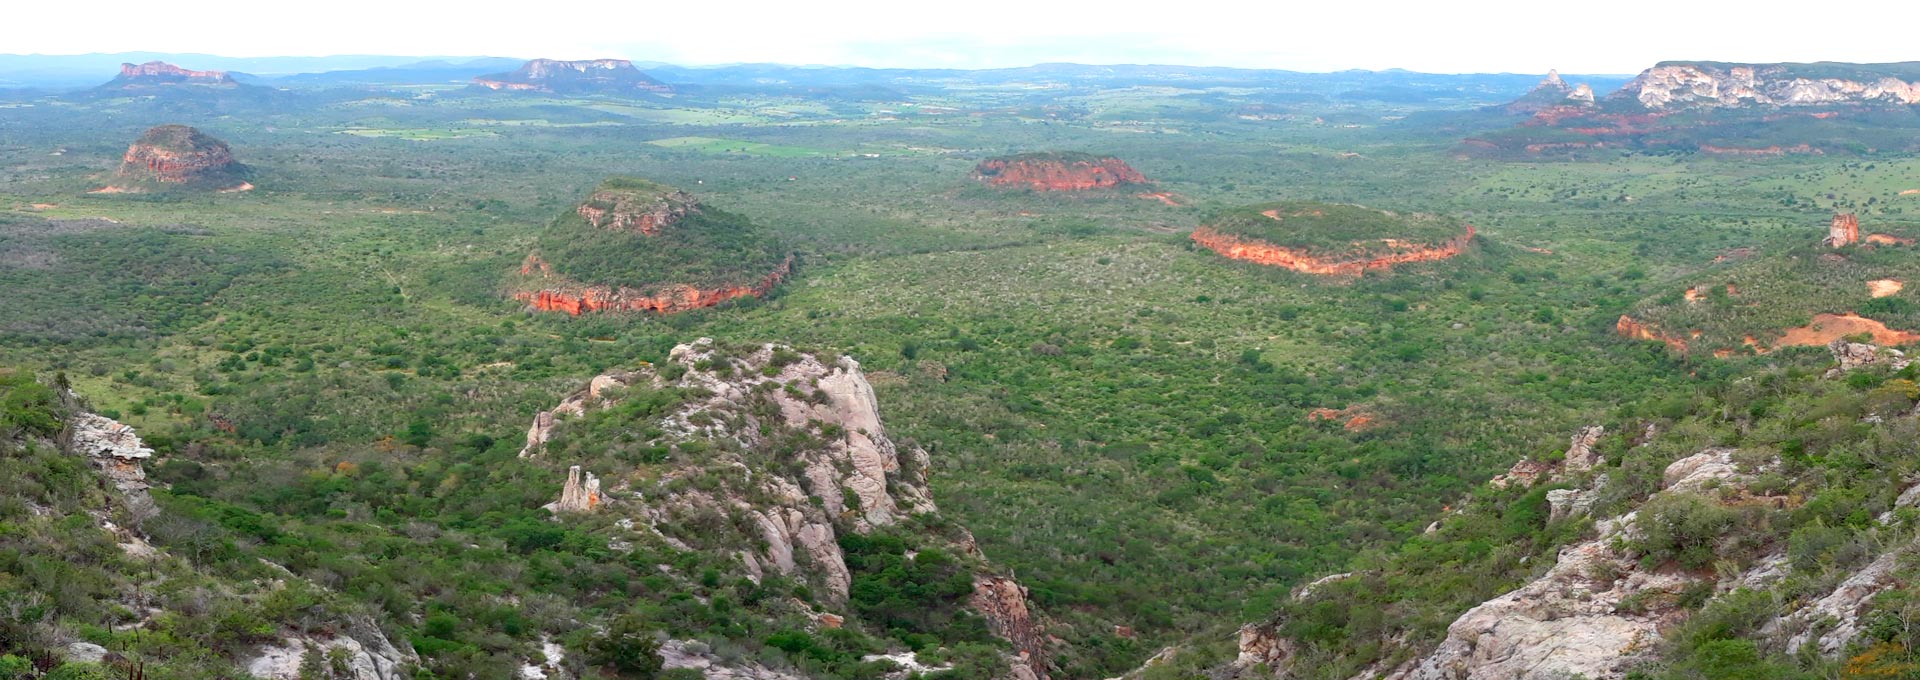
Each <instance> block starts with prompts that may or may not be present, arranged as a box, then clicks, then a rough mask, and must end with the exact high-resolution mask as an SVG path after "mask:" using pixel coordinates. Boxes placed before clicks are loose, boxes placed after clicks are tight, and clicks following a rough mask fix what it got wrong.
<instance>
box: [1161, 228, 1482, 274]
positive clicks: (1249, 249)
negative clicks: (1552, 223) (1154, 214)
mask: <svg viewBox="0 0 1920 680" xmlns="http://www.w3.org/2000/svg"><path fill="white" fill-rule="evenodd" d="M1473 236H1474V228H1473V225H1467V228H1466V231H1465V232H1463V233H1461V234H1460V235H1459V236H1458V237H1455V238H1453V239H1451V240H1449V241H1446V242H1444V243H1440V244H1433V245H1428V244H1419V243H1406V242H1400V241H1395V240H1393V239H1382V240H1383V241H1386V242H1387V245H1388V246H1389V247H1391V248H1392V249H1394V250H1395V251H1396V252H1393V253H1391V254H1386V255H1379V256H1374V257H1365V258H1338V257H1323V256H1318V255H1314V254H1312V253H1308V252H1306V251H1304V250H1298V249H1294V248H1283V247H1280V246H1276V245H1273V244H1271V243H1267V242H1265V241H1261V240H1258V239H1251V238H1244V237H1240V236H1234V235H1231V234H1224V233H1221V232H1218V231H1215V230H1214V229H1212V228H1211V227H1206V226H1202V227H1200V228H1198V229H1195V230H1193V235H1192V236H1191V238H1192V239H1193V242H1194V243H1196V244H1199V245H1200V247H1202V248H1206V249H1208V250H1211V251H1213V252H1216V253H1219V254H1220V255H1222V256H1225V257H1227V258H1229V259H1234V260H1241V261H1243V262H1252V263H1254V264H1262V265H1267V266H1270V267H1282V268H1286V269H1291V270H1293V271H1296V272H1301V273H1304V274H1320V275H1323V276H1359V275H1361V274H1364V273H1366V272H1368V271H1370V270H1384V269H1390V268H1392V267H1394V266H1396V265H1402V264H1409V263H1414V262H1433V261H1437V260H1445V259H1448V258H1451V257H1454V256H1457V255H1459V254H1460V253H1462V252H1465V251H1466V248H1467V244H1468V243H1470V242H1472V241H1473Z"/></svg>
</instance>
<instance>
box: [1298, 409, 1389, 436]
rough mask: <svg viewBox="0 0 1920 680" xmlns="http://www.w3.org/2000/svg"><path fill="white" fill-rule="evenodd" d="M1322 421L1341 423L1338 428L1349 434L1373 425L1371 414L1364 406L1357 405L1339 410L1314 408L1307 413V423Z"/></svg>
mask: <svg viewBox="0 0 1920 680" xmlns="http://www.w3.org/2000/svg"><path fill="white" fill-rule="evenodd" d="M1322 420H1337V421H1342V422H1341V424H1340V427H1342V428H1344V429H1346V430H1347V431H1349V432H1358V431H1360V430H1364V429H1367V428H1369V427H1372V426H1373V425H1374V424H1375V423H1374V417H1373V414H1372V413H1369V412H1368V411H1367V409H1366V407H1365V406H1361V405H1359V404H1355V405H1353V406H1348V407H1346V408H1339V409H1335V408H1316V409H1314V410H1312V411H1308V412H1307V421H1308V422H1319V421H1322Z"/></svg>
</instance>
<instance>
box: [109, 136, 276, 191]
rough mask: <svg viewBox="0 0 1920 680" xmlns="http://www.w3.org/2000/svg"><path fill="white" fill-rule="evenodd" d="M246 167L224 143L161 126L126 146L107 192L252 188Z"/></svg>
mask: <svg viewBox="0 0 1920 680" xmlns="http://www.w3.org/2000/svg"><path fill="white" fill-rule="evenodd" d="M245 171H246V167H245V166H242V165H240V164H239V163H238V162H237V161H235V160H234V158H233V150H232V149H231V148H229V147H228V146H227V143H226V142H223V141H220V140H218V139H215V138H213V137H212V136H210V135H207V134H206V133H203V132H201V131H199V130H196V129H194V128H190V127H187V126H185V125H161V126H158V127H155V128H152V129H149V130H147V131H146V133H145V134H142V135H140V138H139V139H137V140H134V142H133V144H131V145H129V146H128V147H127V153H126V154H125V155H124V156H122V157H121V161H120V169H119V170H118V171H117V172H115V173H114V177H113V181H112V183H111V185H110V186H109V187H108V188H106V189H103V190H102V191H104V192H107V193H117V192H140V191H147V190H151V189H159V188H169V187H184V188H194V189H209V190H219V191H230V190H239V189H243V188H252V185H249V184H247V183H246V179H245Z"/></svg>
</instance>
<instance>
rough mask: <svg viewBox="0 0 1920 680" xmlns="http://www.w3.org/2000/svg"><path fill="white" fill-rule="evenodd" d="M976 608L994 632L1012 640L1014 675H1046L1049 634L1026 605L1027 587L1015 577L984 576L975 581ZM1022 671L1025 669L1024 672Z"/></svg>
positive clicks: (1030, 676) (1038, 676)
mask: <svg viewBox="0 0 1920 680" xmlns="http://www.w3.org/2000/svg"><path fill="white" fill-rule="evenodd" d="M971 603H972V606H973V610H974V611H977V612H980V615H981V616H983V617H985V618H986V619H987V628H988V629H989V630H992V631H993V634H994V635H998V636H1000V637H1001V638H1003V639H1005V640H1007V641H1008V642H1012V643H1013V648H1014V649H1015V650H1016V653H1017V657H1016V659H1015V661H1016V664H1017V667H1016V668H1015V669H1014V675H1013V677H1014V678H1016V679H1019V678H1042V679H1044V678H1046V677H1047V659H1046V656H1045V655H1044V653H1043V650H1045V649H1046V642H1047V641H1046V634H1045V632H1044V631H1042V630H1041V629H1040V626H1039V625H1038V624H1036V623H1035V622H1034V617H1033V613H1032V612H1031V611H1029V610H1028V608H1027V589H1026V588H1025V587H1022V586H1021V585H1020V584H1019V583H1015V582H1014V581H1013V579H1010V578H1005V577H1000V576H981V577H977V578H975V579H974V580H973V599H972V600H971ZM1021 671H1025V672H1024V673H1022V672H1021Z"/></svg>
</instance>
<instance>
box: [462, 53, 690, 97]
mask: <svg viewBox="0 0 1920 680" xmlns="http://www.w3.org/2000/svg"><path fill="white" fill-rule="evenodd" d="M473 82H474V84H475V85H477V86H479V87H484V88H486V89H489V90H507V91H521V92H547V93H560V94H640V93H662V92H671V91H673V88H670V87H668V86H667V85H666V84H665V83H662V82H660V81H658V80H654V79H653V77H651V76H648V75H647V74H645V73H642V72H641V71H640V70H639V69H636V68H634V67H633V62H631V61H627V60H625V59H586V60H580V61H564V60H559V59H534V60H532V61H529V62H527V63H526V64H523V65H521V67H520V68H519V69H517V70H514V71H509V72H507V73H494V74H490V75H484V76H480V77H477V78H474V79H473Z"/></svg>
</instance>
